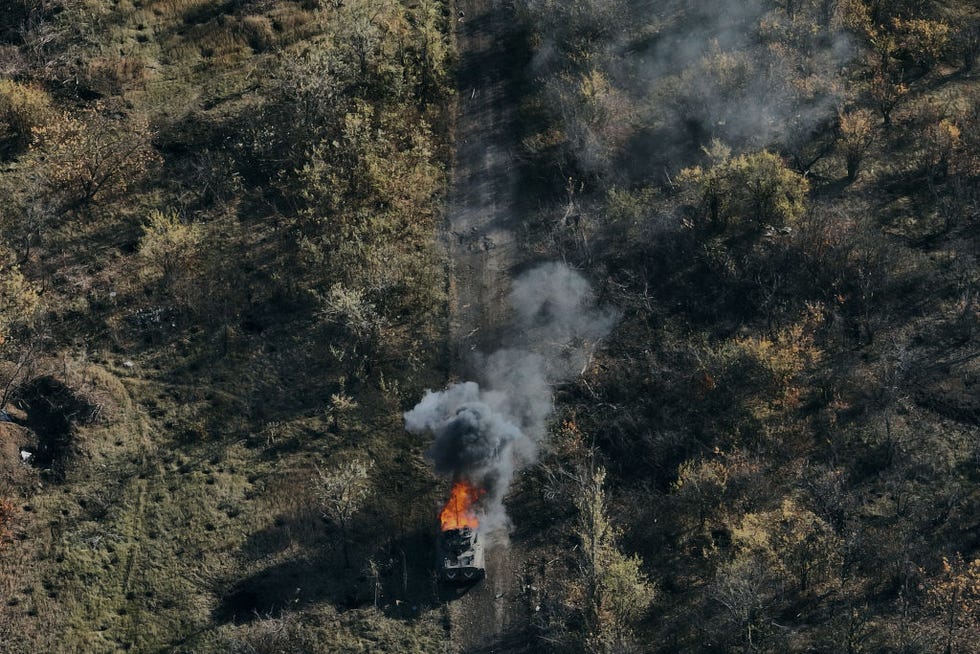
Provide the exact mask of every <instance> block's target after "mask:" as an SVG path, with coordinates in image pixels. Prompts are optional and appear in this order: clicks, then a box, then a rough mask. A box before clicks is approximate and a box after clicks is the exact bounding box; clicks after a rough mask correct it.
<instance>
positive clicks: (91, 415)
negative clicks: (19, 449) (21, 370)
mask: <svg viewBox="0 0 980 654" xmlns="http://www.w3.org/2000/svg"><path fill="white" fill-rule="evenodd" d="M14 404H15V406H16V407H17V408H18V409H20V410H21V411H23V412H24V416H25V417H24V418H23V426H25V427H27V428H28V429H29V430H31V431H32V432H33V433H34V434H35V437H36V449H35V450H34V452H33V453H32V456H31V459H30V463H31V464H32V465H34V466H35V467H37V468H44V469H49V470H51V473H52V474H53V476H54V477H55V478H56V479H60V478H62V477H63V476H64V472H65V464H66V463H67V462H68V461H69V460H70V458H71V456H72V455H73V454H74V453H75V450H76V447H77V444H76V441H77V438H76V431H77V427H78V426H79V425H85V424H89V423H91V422H92V421H93V420H94V419H95V417H96V415H97V407H96V406H95V405H93V404H91V403H90V402H88V401H87V400H86V399H84V398H82V397H79V396H78V395H77V394H76V393H75V392H73V391H72V389H71V388H69V387H68V386H66V385H65V384H64V383H63V382H61V381H59V380H58V379H55V378H54V377H51V376H49V375H45V376H42V377H38V378H36V379H34V380H32V381H30V382H28V383H26V384H24V385H22V386H21V387H20V388H18V389H17V392H16V395H15V398H14Z"/></svg>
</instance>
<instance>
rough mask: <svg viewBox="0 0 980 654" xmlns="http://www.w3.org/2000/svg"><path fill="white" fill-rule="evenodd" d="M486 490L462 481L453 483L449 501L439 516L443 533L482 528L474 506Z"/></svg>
mask: <svg viewBox="0 0 980 654" xmlns="http://www.w3.org/2000/svg"><path fill="white" fill-rule="evenodd" d="M483 493H484V490H483V489H482V488H477V487H476V486H473V485H472V484H470V483H469V482H467V481H464V480H462V479H460V480H457V481H455V482H453V490H452V492H451V493H450V494H449V501H447V502H446V506H444V507H442V513H440V514H439V522H440V523H441V524H442V530H443V531H449V530H450V529H462V528H463V527H469V528H470V529H476V528H477V527H479V526H480V521H479V519H477V517H476V512H475V511H474V510H473V505H474V504H475V503H476V501H477V500H479V499H480V497H481V496H482V495H483Z"/></svg>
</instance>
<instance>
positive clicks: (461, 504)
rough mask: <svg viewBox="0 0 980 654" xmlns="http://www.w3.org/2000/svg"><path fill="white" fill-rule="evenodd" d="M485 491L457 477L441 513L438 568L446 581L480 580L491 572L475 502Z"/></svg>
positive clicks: (437, 548)
mask: <svg viewBox="0 0 980 654" xmlns="http://www.w3.org/2000/svg"><path fill="white" fill-rule="evenodd" d="M482 494H483V491H482V490H481V489H479V488H476V487H475V486H472V485H470V484H469V483H467V482H466V481H457V482H456V483H454V484H453V490H452V493H451V495H450V497H449V501H448V502H446V506H444V507H443V509H442V511H441V512H440V513H439V527H440V531H439V538H438V539H437V541H436V550H437V552H438V556H439V558H438V561H437V570H438V571H439V577H440V579H442V580H443V581H451V582H463V583H465V582H476V581H479V580H480V579H483V578H484V577H486V576H487V570H486V563H485V558H484V553H483V541H482V540H481V539H480V532H479V527H480V521H479V519H478V518H477V516H476V511H475V510H474V506H473V505H474V503H475V502H476V501H477V500H478V499H480V496H481V495H482Z"/></svg>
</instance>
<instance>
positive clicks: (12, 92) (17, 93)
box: [0, 79, 54, 159]
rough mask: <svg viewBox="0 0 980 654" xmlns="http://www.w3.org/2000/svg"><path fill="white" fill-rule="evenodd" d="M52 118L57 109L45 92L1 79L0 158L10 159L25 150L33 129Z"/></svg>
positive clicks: (31, 137) (30, 139) (32, 134)
mask: <svg viewBox="0 0 980 654" xmlns="http://www.w3.org/2000/svg"><path fill="white" fill-rule="evenodd" d="M53 116H54V108H53V107H52V104H51V98H50V97H49V96H48V94H47V93H46V92H44V91H43V90H41V89H39V88H37V87H34V86H28V85H25V84H19V83H17V82H14V81H11V80H6V79H0V159H10V158H12V157H15V156H17V155H18V154H20V153H21V152H23V151H24V150H26V149H27V148H28V146H30V144H31V141H32V140H33V138H34V130H36V129H38V128H40V127H42V126H44V125H46V124H47V123H48V122H49V121H50V120H51V119H52V117H53Z"/></svg>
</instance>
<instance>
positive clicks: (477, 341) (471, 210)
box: [445, 0, 530, 654]
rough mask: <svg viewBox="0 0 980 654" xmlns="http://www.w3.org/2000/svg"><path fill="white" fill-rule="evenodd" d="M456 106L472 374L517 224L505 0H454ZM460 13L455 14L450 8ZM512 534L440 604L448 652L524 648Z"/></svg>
mask: <svg viewBox="0 0 980 654" xmlns="http://www.w3.org/2000/svg"><path fill="white" fill-rule="evenodd" d="M456 6H457V15H456V18H457V19H460V18H461V19H460V20H458V22H457V24H456V40H457V49H458V52H459V72H458V79H457V92H458V114H457V122H456V134H455V136H456V146H455V147H456V151H455V159H454V167H453V179H452V185H451V188H450V195H449V211H448V220H447V225H446V234H445V238H446V246H447V249H448V251H449V254H450V260H451V266H452V272H451V283H450V288H451V289H452V295H453V297H452V298H451V306H452V311H451V325H450V333H451V338H452V342H453V348H454V357H453V358H454V364H455V368H456V369H457V370H459V371H460V372H461V373H462V374H467V373H469V372H473V371H472V370H470V369H468V368H470V367H471V365H472V354H473V353H474V352H477V351H492V350H493V349H496V347H498V346H499V345H500V342H499V336H500V332H501V330H502V329H503V328H504V326H505V325H506V323H507V319H508V315H507V308H506V297H507V292H508V291H509V289H510V277H511V270H512V269H513V268H514V267H515V266H516V265H518V264H519V263H520V258H521V257H520V253H519V250H518V247H517V239H516V230H517V225H518V224H519V221H520V214H519V209H518V187H519V179H518V164H517V157H516V147H517V142H516V134H517V125H516V107H517V102H518V93H517V82H518V76H519V74H520V71H521V68H522V66H523V62H522V61H520V60H519V59H518V56H519V55H518V54H517V53H519V52H520V47H519V46H520V35H519V34H518V32H517V29H516V17H515V16H514V12H513V9H512V7H510V6H509V5H508V4H507V3H503V2H500V1H499V0H497V1H492V0H460V1H459V2H458V3H457V5H456ZM460 10H461V11H462V16H461V17H460V16H459V13H458V12H459V11H460ZM523 555H524V550H523V548H522V546H521V544H520V543H519V542H512V543H511V544H510V545H509V546H497V547H491V548H490V549H489V550H488V552H487V578H486V580H485V581H483V582H481V583H479V584H477V585H476V586H474V587H473V588H471V589H470V590H469V591H468V592H466V593H465V594H463V595H462V596H461V597H460V598H459V599H457V600H455V601H453V602H452V603H451V604H450V606H449V621H450V634H451V645H450V646H451V650H452V651H454V652H463V653H467V654H470V653H477V652H495V653H503V652H526V651H530V650H529V647H528V643H527V640H526V638H524V637H523V636H522V635H523V634H524V633H525V632H526V631H527V618H526V616H527V611H526V607H525V602H524V600H523V595H522V588H521V583H520V579H519V570H520V569H521V566H522V562H523V559H524V556H523Z"/></svg>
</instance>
